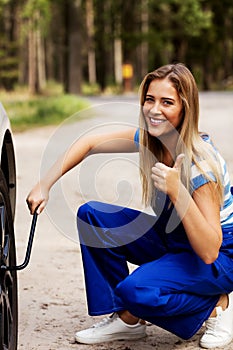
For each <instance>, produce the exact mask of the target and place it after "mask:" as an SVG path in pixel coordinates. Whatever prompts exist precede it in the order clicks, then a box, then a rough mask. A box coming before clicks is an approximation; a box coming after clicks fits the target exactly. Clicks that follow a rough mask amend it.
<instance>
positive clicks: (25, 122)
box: [0, 91, 89, 132]
mask: <svg viewBox="0 0 233 350" xmlns="http://www.w3.org/2000/svg"><path fill="white" fill-rule="evenodd" d="M0 101H1V103H2V104H3V106H4V108H5V110H6V112H7V114H8V117H9V119H10V122H11V127H12V130H13V131H14V132H20V131H24V130H27V129H30V128H35V127H41V126H46V125H57V124H59V123H61V122H62V121H63V120H65V119H66V118H68V117H70V116H72V115H73V114H75V113H77V112H79V111H81V110H83V109H85V108H87V107H88V106H89V103H88V102H87V101H86V100H85V99H84V98H81V97H78V96H75V95H68V94H63V93H61V92H59V93H57V94H56V95H54V94H53V93H52V94H47V95H46V96H45V95H41V96H33V97H30V96H29V95H28V94H27V93H26V92H22V91H21V92H20V93H19V92H17V91H16V92H13V93H6V92H0Z"/></svg>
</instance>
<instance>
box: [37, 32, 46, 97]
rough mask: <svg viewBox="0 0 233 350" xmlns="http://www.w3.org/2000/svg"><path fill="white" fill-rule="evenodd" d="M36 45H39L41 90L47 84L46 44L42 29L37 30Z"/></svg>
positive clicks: (39, 81)
mask: <svg viewBox="0 0 233 350" xmlns="http://www.w3.org/2000/svg"><path fill="white" fill-rule="evenodd" d="M36 46H37V68H38V90H39V91H41V90H43V89H44V88H45V86H46V73H45V46H44V40H43V38H42V36H41V32H40V29H38V30H37V31H36Z"/></svg>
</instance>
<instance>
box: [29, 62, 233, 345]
mask: <svg viewBox="0 0 233 350" xmlns="http://www.w3.org/2000/svg"><path fill="white" fill-rule="evenodd" d="M198 119H199V101H198V90H197V86H196V83H195V80H194V78H193V76H192V74H191V72H190V71H189V70H188V69H187V68H186V67H185V66H184V65H183V64H180V63H178V64H172V65H166V66H163V67H160V68H158V69H157V70H155V71H154V72H152V73H149V74H148V75H147V76H146V77H145V78H144V80H143V82H142V85H141V113H140V128H139V129H138V130H135V129H133V128H132V129H130V130H123V131H122V132H115V133H110V134H106V135H92V136H85V137H83V138H82V139H80V140H78V141H77V142H76V143H75V144H74V145H72V146H71V148H70V149H69V151H68V152H67V153H66V154H65V155H64V156H63V157H61V159H59V160H58V161H57V162H56V163H55V164H54V166H53V167H52V168H51V169H50V170H49V171H48V173H47V175H46V176H45V177H44V178H43V179H42V180H41V181H40V182H39V183H38V184H37V185H36V186H35V187H34V188H33V190H32V191H31V193H30V194H29V195H28V198H27V203H28V206H29V208H30V211H31V213H33V212H34V211H35V210H36V208H37V207H38V209H37V211H38V213H40V212H41V211H42V210H43V209H44V207H45V205H46V203H47V201H48V196H49V190H50V188H51V187H52V185H53V184H54V183H55V182H56V181H57V180H58V179H59V178H60V177H61V176H62V175H63V174H64V173H66V172H67V171H68V170H70V169H71V168H73V167H74V166H75V165H77V164H79V163H80V162H81V161H82V160H83V158H84V157H86V156H87V155H90V154H94V153H100V152H136V151H139V155H140V173H141V179H142V189H143V200H144V203H145V204H146V205H148V204H150V205H151V206H152V208H153V209H154V211H155V213H156V215H155V216H153V215H148V214H145V213H142V212H139V211H137V210H133V209H130V208H122V207H118V206H114V205H111V204H105V203H99V202H89V203H87V204H84V205H83V206H81V207H80V208H79V211H78V221H77V223H78V231H79V237H80V243H81V251H82V258H83V267H84V273H85V283H86V293H87V301H88V311H89V314H90V315H103V314H112V315H111V316H108V317H105V318H104V319H103V320H102V321H101V322H100V323H98V324H95V325H94V326H93V327H91V328H89V329H86V330H82V331H79V332H77V333H76V340H77V342H81V343H86V344H94V343H100V342H105V341H110V340H117V339H136V338H142V337H144V336H145V335H146V331H145V329H146V325H145V321H149V322H151V323H153V324H155V325H157V326H159V327H162V328H164V329H166V330H168V331H170V332H172V333H174V334H176V335H178V336H179V337H182V338H184V339H188V338H190V337H192V336H193V335H194V334H195V333H196V332H197V331H198V330H199V329H200V327H201V326H202V325H203V323H204V322H205V325H206V329H205V333H204V334H203V336H202V337H201V339H200V345H201V346H202V347H205V348H213V347H223V346H225V345H227V344H229V343H230V342H231V340H232V338H233V294H231V291H232V290H233V260H232V258H233V197H232V194H231V189H230V183H229V175H228V173H227V169H226V165H225V162H224V160H223V159H222V157H221V156H220V155H219V153H218V151H217V150H216V149H215V147H214V146H213V144H212V143H211V141H210V138H209V136H208V135H206V134H201V133H199V131H198ZM127 262H131V263H134V264H136V265H138V268H137V269H136V270H135V271H134V272H133V273H131V274H129V271H128V267H127Z"/></svg>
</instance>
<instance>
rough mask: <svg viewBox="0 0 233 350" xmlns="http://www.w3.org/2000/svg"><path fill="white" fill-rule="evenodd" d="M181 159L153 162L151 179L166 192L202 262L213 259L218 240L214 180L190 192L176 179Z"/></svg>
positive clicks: (212, 260)
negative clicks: (166, 163) (168, 165)
mask: <svg viewBox="0 0 233 350" xmlns="http://www.w3.org/2000/svg"><path fill="white" fill-rule="evenodd" d="M181 162H182V159H181V158H180V159H178V158H177V161H176V163H175V165H174V167H173V168H170V167H167V166H166V165H164V164H162V163H157V164H156V165H155V166H154V167H153V168H152V179H153V180H154V185H155V187H156V188H158V189H159V190H161V191H163V192H165V193H167V194H168V195H169V197H170V199H171V201H172V202H173V204H174V206H175V208H176V210H177V213H178V214H179V216H180V218H181V220H182V223H183V225H184V229H185V231H186V234H187V237H188V239H189V242H190V244H191V246H192V248H193V250H194V251H195V252H196V253H197V255H198V256H199V257H200V258H201V259H202V260H203V261H204V262H205V263H206V264H211V263H212V262H214V261H215V260H216V259H217V257H218V253H219V249H220V247H221V244H222V230H221V225H220V203H219V200H218V198H217V196H216V193H215V184H214V183H207V184H205V185H203V186H201V187H199V188H198V189H197V190H196V191H194V193H193V195H192V196H191V195H190V194H189V192H188V191H187V189H186V188H185V186H184V185H183V184H182V183H181V181H180V175H179V170H180V166H181Z"/></svg>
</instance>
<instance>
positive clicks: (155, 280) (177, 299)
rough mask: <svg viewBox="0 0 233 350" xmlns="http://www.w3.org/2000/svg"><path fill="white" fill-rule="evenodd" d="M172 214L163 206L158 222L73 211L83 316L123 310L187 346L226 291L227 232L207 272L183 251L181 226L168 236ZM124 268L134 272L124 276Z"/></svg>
mask: <svg viewBox="0 0 233 350" xmlns="http://www.w3.org/2000/svg"><path fill="white" fill-rule="evenodd" d="M172 211H173V207H169V206H168V200H167V198H165V201H164V205H163V208H162V210H161V212H160V215H158V216H157V217H156V216H153V215H148V214H146V213H143V212H140V211H137V210H134V209H130V208H124V207H120V206H115V205H111V204H105V203H101V202H94V201H92V202H88V203H86V204H84V205H82V206H81V207H80V208H79V210H78V220H77V223H78V232H79V237H80V243H81V251H82V259H83V267H84V275H85V283H86V293H87V302H88V311H89V314H90V315H103V314H109V313H112V312H116V311H120V310H128V311H130V312H131V313H132V314H133V315H135V316H137V317H139V318H141V319H144V320H147V321H149V322H151V323H153V324H155V325H157V326H159V327H162V328H164V329H166V330H168V331H170V332H172V333H174V334H176V335H177V336H179V337H181V338H183V339H189V338H190V337H192V336H193V335H194V334H195V333H196V332H197V331H198V329H199V328H200V327H201V326H202V324H203V322H204V321H205V320H206V319H207V318H208V317H209V316H210V314H211V312H212V310H213V309H214V307H215V305H216V303H217V302H218V299H219V297H220V295H221V294H223V293H230V292H231V291H232V290H233V227H232V228H231V229H228V230H223V243H222V246H221V249H220V253H219V256H218V258H217V260H216V261H215V262H214V263H212V264H209V265H207V264H205V263H204V262H203V261H202V260H201V259H200V258H199V257H198V256H197V255H196V253H195V252H194V251H193V249H192V247H191V246H190V244H189V241H188V239H187V236H186V233H185V231H184V228H183V226H182V223H178V225H176V227H174V229H173V230H172V231H171V232H169V233H167V222H168V219H169V217H170V216H171V213H172ZM173 212H174V211H173ZM127 261H128V262H130V263H133V264H136V265H138V267H137V268H136V269H135V270H134V271H133V272H132V273H131V274H129V270H128V266H127Z"/></svg>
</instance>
